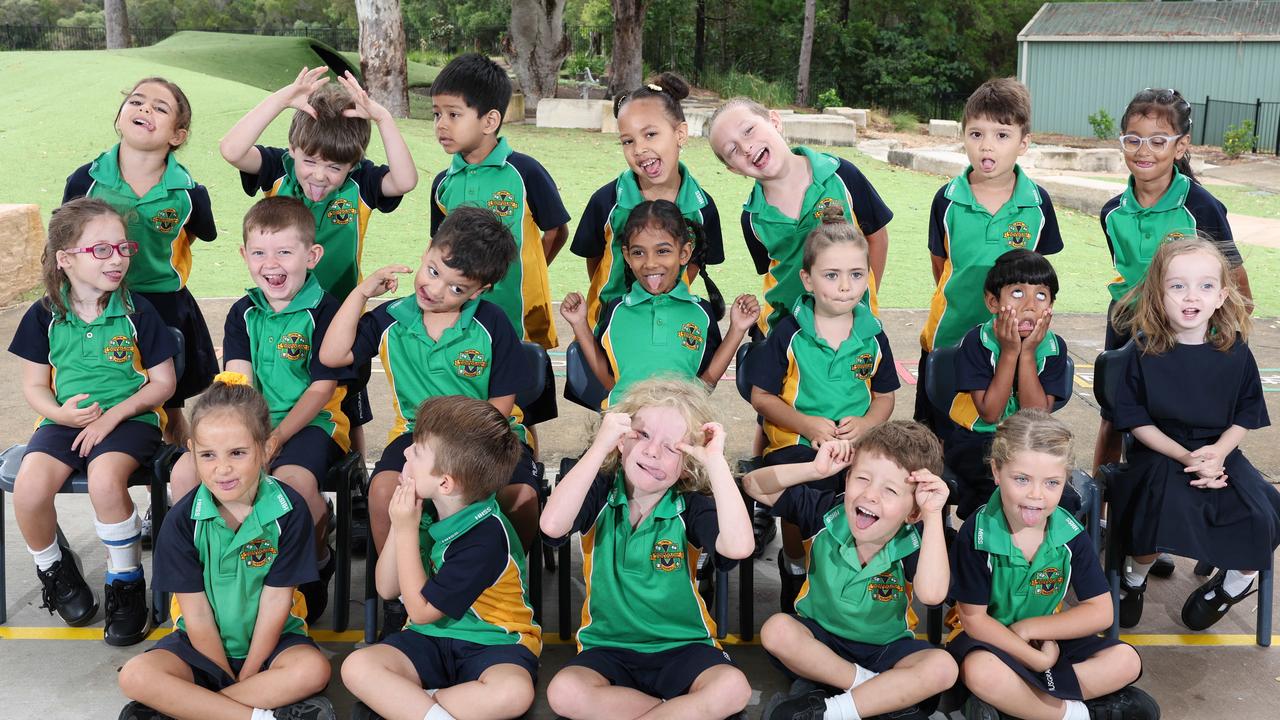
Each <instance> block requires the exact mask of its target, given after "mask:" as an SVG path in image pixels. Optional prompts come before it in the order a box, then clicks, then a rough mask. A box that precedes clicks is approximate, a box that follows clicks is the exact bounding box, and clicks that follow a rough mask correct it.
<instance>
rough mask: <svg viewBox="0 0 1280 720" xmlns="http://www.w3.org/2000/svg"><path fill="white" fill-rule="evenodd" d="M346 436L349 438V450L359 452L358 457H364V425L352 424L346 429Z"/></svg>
mask: <svg viewBox="0 0 1280 720" xmlns="http://www.w3.org/2000/svg"><path fill="white" fill-rule="evenodd" d="M347 437H348V438H350V439H351V451H352V452H356V453H360V457H364V450H365V444H364V426H363V425H353V426H352V427H351V429H350V430H348V431H347Z"/></svg>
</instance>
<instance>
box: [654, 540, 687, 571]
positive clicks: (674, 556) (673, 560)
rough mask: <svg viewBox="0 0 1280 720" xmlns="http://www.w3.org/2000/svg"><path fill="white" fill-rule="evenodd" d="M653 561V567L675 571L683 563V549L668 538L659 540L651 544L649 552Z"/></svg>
mask: <svg viewBox="0 0 1280 720" xmlns="http://www.w3.org/2000/svg"><path fill="white" fill-rule="evenodd" d="M649 559H650V560H652V561H653V569H654V570H660V571H662V572H668V573H669V572H675V571H676V570H679V569H680V566H681V565H683V564H684V562H683V561H684V551H683V550H681V549H680V546H679V545H677V544H675V543H674V542H671V541H670V540H659V541H658V542H656V543H654V544H653V552H652V553H650V554H649Z"/></svg>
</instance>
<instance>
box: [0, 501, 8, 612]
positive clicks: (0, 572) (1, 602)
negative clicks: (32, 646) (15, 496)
mask: <svg viewBox="0 0 1280 720" xmlns="http://www.w3.org/2000/svg"><path fill="white" fill-rule="evenodd" d="M4 538H5V534H4V491H3V490H0V625H4V624H5V623H7V622H9V592H8V589H7V588H6V586H5V578H4V564H5V563H4V558H5V547H4Z"/></svg>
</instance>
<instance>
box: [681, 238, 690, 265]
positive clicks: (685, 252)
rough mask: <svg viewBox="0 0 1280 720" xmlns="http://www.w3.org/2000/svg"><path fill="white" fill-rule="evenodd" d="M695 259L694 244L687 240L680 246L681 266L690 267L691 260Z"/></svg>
mask: <svg viewBox="0 0 1280 720" xmlns="http://www.w3.org/2000/svg"><path fill="white" fill-rule="evenodd" d="M692 257H693V243H691V242H689V241H688V240H685V241H684V242H683V243H681V244H680V264H681V265H688V264H689V259H690V258H692Z"/></svg>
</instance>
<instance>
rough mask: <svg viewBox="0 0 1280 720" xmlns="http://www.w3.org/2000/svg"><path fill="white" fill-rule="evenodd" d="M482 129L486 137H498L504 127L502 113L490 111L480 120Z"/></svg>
mask: <svg viewBox="0 0 1280 720" xmlns="http://www.w3.org/2000/svg"><path fill="white" fill-rule="evenodd" d="M480 127H481V128H482V129H483V131H484V134H485V135H496V134H497V133H498V128H500V127H502V113H501V112H499V111H497V110H490V111H489V112H487V113H485V114H484V115H483V116H482V117H481V118H480Z"/></svg>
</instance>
